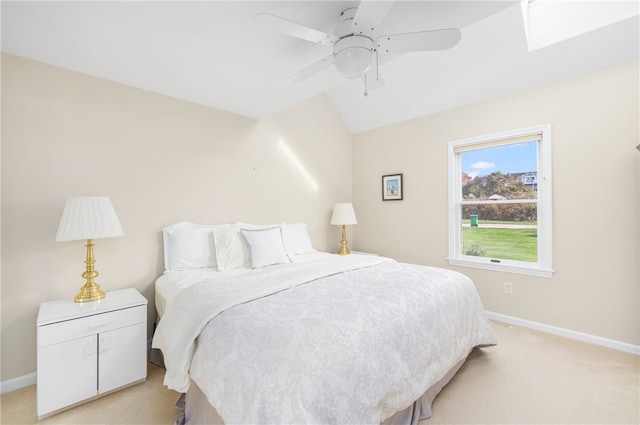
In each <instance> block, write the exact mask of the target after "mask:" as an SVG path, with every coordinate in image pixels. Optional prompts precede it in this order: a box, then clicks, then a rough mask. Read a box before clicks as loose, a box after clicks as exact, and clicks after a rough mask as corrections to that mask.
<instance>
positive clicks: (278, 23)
mask: <svg viewBox="0 0 640 425" xmlns="http://www.w3.org/2000/svg"><path fill="white" fill-rule="evenodd" d="M253 19H254V20H255V21H256V22H257V23H258V24H260V25H262V26H263V27H265V28H268V29H270V30H273V31H277V32H280V33H283V34H286V35H290V36H292V37H297V38H301V39H303V40H307V41H311V42H312V43H315V44H322V45H325V46H333V43H335V42H336V41H337V40H338V37H336V36H335V35H331V34H326V33H324V32H322V31H318V30H315V29H313V28H309V27H305V26H304V25H300V24H298V23H295V22H292V21H289V20H287V19H284V18H281V17H279V16H276V15H272V14H270V13H258V14H257V15H256V16H254V18H253Z"/></svg>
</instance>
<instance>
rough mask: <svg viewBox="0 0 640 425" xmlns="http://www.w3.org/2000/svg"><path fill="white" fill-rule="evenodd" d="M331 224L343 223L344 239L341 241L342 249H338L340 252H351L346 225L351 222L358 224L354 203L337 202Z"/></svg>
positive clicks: (345, 253) (340, 253)
mask: <svg viewBox="0 0 640 425" xmlns="http://www.w3.org/2000/svg"><path fill="white" fill-rule="evenodd" d="M331 224H336V225H342V240H341V241H340V250H339V251H338V254H339V255H347V254H349V249H348V248H347V230H346V228H345V226H346V225H349V224H358V220H357V219H356V213H355V211H354V210H353V205H351V203H350V202H344V203H339V204H336V206H335V207H334V208H333V215H332V216H331Z"/></svg>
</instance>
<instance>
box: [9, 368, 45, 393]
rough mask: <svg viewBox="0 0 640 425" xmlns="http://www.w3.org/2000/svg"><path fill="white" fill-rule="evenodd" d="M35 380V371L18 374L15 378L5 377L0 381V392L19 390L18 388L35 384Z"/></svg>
mask: <svg viewBox="0 0 640 425" xmlns="http://www.w3.org/2000/svg"><path fill="white" fill-rule="evenodd" d="M36 382H37V379H36V372H33V373H29V374H27V375H22V376H18V377H17V378H12V379H7V380H6V381H2V382H0V394H5V393H10V392H11V391H15V390H19V389H20V388H25V387H29V386H31V385H35V384H36Z"/></svg>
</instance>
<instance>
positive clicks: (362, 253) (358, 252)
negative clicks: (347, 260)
mask: <svg viewBox="0 0 640 425" xmlns="http://www.w3.org/2000/svg"><path fill="white" fill-rule="evenodd" d="M351 253H352V254H358V255H373V256H375V257H377V256H378V254H376V253H374V252H364V251H351Z"/></svg>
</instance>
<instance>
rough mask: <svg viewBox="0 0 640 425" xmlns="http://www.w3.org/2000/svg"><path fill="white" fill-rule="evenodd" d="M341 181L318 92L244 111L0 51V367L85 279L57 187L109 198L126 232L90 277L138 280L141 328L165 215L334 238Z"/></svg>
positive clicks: (333, 117) (338, 143)
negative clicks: (262, 113)
mask: <svg viewBox="0 0 640 425" xmlns="http://www.w3.org/2000/svg"><path fill="white" fill-rule="evenodd" d="M281 143H282V144H284V145H285V146H286V147H287V149H288V150H289V152H290V153H291V154H293V155H294V156H295V157H296V158H297V160H298V161H299V163H300V164H301V165H302V166H303V167H304V168H306V172H307V173H308V175H309V176H310V178H311V179H313V181H309V180H308V179H307V178H304V177H302V176H301V172H300V170H299V168H298V166H297V165H295V164H294V162H293V161H292V160H291V158H290V154H286V153H285V150H284V149H283V148H282V147H281ZM351 187H352V186H351V135H350V134H349V133H348V132H347V130H346V128H345V126H344V125H343V123H342V121H341V120H340V118H339V117H338V116H337V114H336V113H335V111H334V109H333V107H332V106H331V104H330V102H329V100H328V98H326V97H325V96H319V97H317V98H314V99H311V100H309V101H307V102H305V103H303V104H301V105H299V106H297V107H296V108H294V109H292V110H290V111H285V112H282V113H279V114H276V115H275V116H274V117H272V118H269V119H265V120H262V121H255V120H251V119H247V118H243V117H240V116H237V115H233V114H229V113H225V112H221V111H218V110H214V109H210V108H206V107H202V106H198V105H194V104H191V103H187V102H183V101H180V100H177V99H174V98H169V97H165V96H161V95H157V94H153V93H149V92H145V91H142V90H138V89H134V88H131V87H127V86H123V85H119V84H116V83H113V82H110V81H106V80H102V79H98V78H93V77H90V76H87V75H83V74H79V73H75V72H70V71H67V70H63V69H60V68H55V67H52V66H48V65H44V64H41V63H37V62H33V61H29V60H25V59H22V58H19V57H16V56H11V55H4V54H3V55H2V251H1V252H2V282H1V284H2V377H1V379H2V380H7V379H10V378H15V377H19V376H22V375H25V374H28V373H31V372H34V371H35V369H36V328H35V323H36V317H37V313H38V307H39V304H40V303H41V302H42V301H47V300H54V299H60V298H69V299H71V298H72V297H73V296H74V295H75V294H76V293H77V292H78V289H79V288H80V286H81V285H82V283H83V281H82V279H81V277H80V274H82V272H83V271H84V264H83V261H84V255H85V247H84V244H83V243H82V242H58V243H56V242H55V235H56V230H57V226H58V221H59V219H60V215H61V213H62V209H63V207H64V203H65V201H66V199H67V198H69V197H72V196H81V195H101V196H108V197H110V198H111V200H112V202H113V204H114V207H115V208H116V211H117V213H118V216H119V218H120V221H121V223H122V226H123V228H124V231H125V236H124V237H121V238H112V239H100V240H97V241H96V246H95V256H96V269H97V270H98V271H99V272H100V276H99V277H98V279H96V280H97V282H98V283H100V284H101V285H102V287H103V289H106V290H114V289H119V288H125V287H135V288H137V289H138V290H139V291H140V292H142V294H143V295H144V296H145V297H146V298H147V299H148V300H149V302H150V304H149V309H148V311H149V323H150V327H151V323H152V322H153V320H154V319H155V308H154V306H153V302H154V293H153V282H154V280H155V278H156V277H157V276H159V275H160V274H161V272H162V270H163V261H162V243H161V229H162V227H164V226H166V225H169V224H172V223H175V222H178V221H183V220H187V221H195V222H200V223H210V224H214V223H224V222H233V221H237V220H241V221H246V222H256V223H279V222H283V221H303V222H306V223H307V224H308V225H309V229H310V234H311V237H312V239H313V242H314V244H315V246H316V247H317V248H318V249H321V250H335V249H337V246H338V241H339V238H340V231H339V229H338V228H337V227H334V226H331V225H330V224H329V219H330V216H331V211H332V208H333V204H334V203H335V202H344V201H349V200H351Z"/></svg>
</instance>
